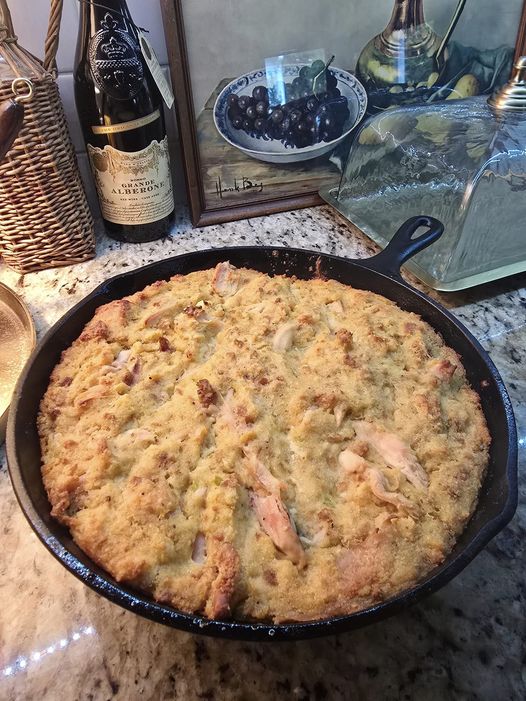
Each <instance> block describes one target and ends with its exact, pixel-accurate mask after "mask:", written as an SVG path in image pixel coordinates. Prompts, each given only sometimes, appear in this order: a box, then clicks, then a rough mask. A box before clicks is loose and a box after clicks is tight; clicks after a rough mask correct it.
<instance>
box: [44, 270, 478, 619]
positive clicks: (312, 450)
mask: <svg viewBox="0 0 526 701" xmlns="http://www.w3.org/2000/svg"><path fill="white" fill-rule="evenodd" d="M38 425H39V432H40V437H41V445H42V455H43V464H42V474H43V479H44V484H45V487H46V490H47V493H48V496H49V500H50V502H51V504H52V507H53V510H52V513H53V515H54V516H55V517H56V518H57V519H58V520H59V521H61V522H62V523H64V524H65V525H67V526H68V527H69V529H70V530H71V533H72V535H73V537H74V539H75V541H76V542H77V543H78V545H79V546H80V547H81V548H82V549H83V550H84V551H85V552H86V553H87V554H88V555H89V556H90V557H91V558H92V559H93V560H94V561H95V562H97V563H98V564H99V565H101V566H102V567H103V568H104V569H106V570H107V571H108V572H109V573H110V574H111V575H112V576H113V577H114V578H115V579H116V580H117V581H120V582H126V583H128V584H130V585H132V586H134V587H136V588H138V589H141V590H143V591H146V592H148V593H150V594H151V595H152V596H153V598H154V599H156V600H157V601H159V602H164V603H168V604H170V605H172V606H173V607H175V608H176V609H180V610H182V611H186V612H192V613H199V614H204V615H206V616H208V617H210V618H227V617H234V618H238V619H252V620H270V621H274V622H285V621H306V620H314V619H319V618H325V617H328V616H333V615H337V614H347V613H351V612H353V611H356V610H360V609H363V608H365V607H367V606H369V605H371V604H373V603H377V602H379V601H382V600H384V599H386V598H388V597H391V596H393V595H395V594H396V593H397V592H399V591H401V590H402V589H405V588H408V587H409V586H411V585H413V584H415V583H416V582H417V581H418V580H420V579H421V578H422V577H424V576H425V575H426V574H428V573H429V572H430V571H431V570H432V569H433V568H435V567H436V566H437V565H439V564H440V563H441V562H442V561H443V560H444V558H445V556H446V555H447V554H448V552H449V551H450V550H451V548H452V547H453V545H454V543H455V540H456V538H457V536H458V535H459V534H460V532H461V531H462V529H463V527H464V525H465V523H466V522H467V520H468V519H469V517H470V515H471V514H472V512H473V510H474V508H475V505H476V501H477V494H478V491H479V488H480V485H481V480H482V478H483V475H484V471H485V468H486V465H487V462H488V448H489V442H490V439H489V434H488V430H487V427H486V423H485V420H484V416H483V413H482V411H481V408H480V401H479V397H478V395H477V394H476V393H475V392H474V391H473V390H472V389H471V388H470V386H469V384H468V382H467V380H466V377H465V372H464V368H463V367H462V365H461V362H460V359H459V357H458V356H457V354H456V353H455V352H454V351H453V350H451V349H450V348H448V347H447V346H446V345H445V344H444V342H443V340H442V338H441V337H440V336H439V335H438V334H437V333H436V332H435V331H434V330H433V329H432V328H431V327H430V326H429V325H428V324H427V323H425V322H424V321H422V319H421V318H420V317H419V316H418V315H416V314H413V313H409V312H405V311H403V310H401V309H400V308H399V307H397V306H396V304H395V303H394V302H391V301H389V300H387V299H386V298H384V297H381V296H379V295H377V294H374V293H372V292H367V291H362V290H355V289H353V288H351V287H349V286H347V285H343V284H340V283H338V282H336V281H333V280H322V279H313V280H309V281H304V280H298V279H295V278H293V277H285V276H276V277H269V276H268V275H265V274H263V273H259V272H256V271H253V270H247V269H236V268H233V267H232V266H230V265H229V264H228V263H220V264H219V265H218V266H217V267H216V268H215V269H212V270H203V271H198V272H194V273H190V274H188V275H178V276H175V277H173V278H172V279H171V280H169V281H168V282H157V283H155V284H153V285H151V286H149V287H147V288H146V289H144V290H143V291H141V292H138V293H136V294H134V295H131V296H129V297H127V298H124V299H122V300H118V301H115V302H111V303H110V304H107V305H105V306H103V307H100V308H99V309H98V310H97V312H96V314H95V316H94V318H93V319H92V320H91V321H90V322H89V323H88V324H87V326H86V327H85V329H84V331H83V332H82V334H81V336H80V337H79V338H78V339H77V340H76V341H75V342H74V343H73V344H72V346H71V347H70V348H68V349H67V350H66V351H65V352H64V353H63V355H62V358H61V361H60V362H59V364H58V365H57V366H56V367H55V369H54V371H53V373H52V376H51V380H50V384H49V387H48V389H47V392H46V394H45V396H44V398H43V400H42V403H41V409H40V415H39V419H38Z"/></svg>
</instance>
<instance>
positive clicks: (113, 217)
mask: <svg viewBox="0 0 526 701" xmlns="http://www.w3.org/2000/svg"><path fill="white" fill-rule="evenodd" d="M87 149H88V157H89V161H90V165H91V169H92V171H93V177H94V179H95V185H96V188H97V194H98V196H99V202H100V208H101V211H102V216H103V217H104V219H106V220H107V221H111V222H114V223H115V224H127V225H137V224H150V223H151V222H155V221H158V220H159V219H162V218H163V217H166V216H167V215H168V214H170V213H171V212H172V210H173V208H174V198H173V191H172V179H171V177H170V157H169V155H168V138H167V137H166V136H165V137H164V139H163V140H162V141H160V142H159V141H152V143H151V144H150V145H149V146H147V147H146V148H145V149H142V151H129V152H128V151H119V150H118V149H116V148H113V146H109V145H106V146H105V147H104V148H103V149H101V148H98V147H95V146H92V145H91V144H88V145H87Z"/></svg>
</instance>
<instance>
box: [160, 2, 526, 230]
mask: <svg viewBox="0 0 526 701" xmlns="http://www.w3.org/2000/svg"><path fill="white" fill-rule="evenodd" d="M160 4H161V11H162V17H163V24H164V33H165V38H166V47H167V55H168V63H169V68H170V77H171V81H172V86H173V90H174V94H175V100H176V115H177V124H178V129H179V138H180V142H181V153H182V160H183V170H184V176H185V182H186V192H187V197H188V205H189V209H190V217H191V221H192V224H193V226H195V227H202V226H209V225H212V224H220V223H224V222H229V221H236V220H240V219H247V218H251V217H258V216H266V215H269V214H275V213H277V212H286V211H290V210H293V209H301V208H304V207H312V206H316V205H321V204H324V201H323V200H322V198H321V197H320V196H319V194H318V190H317V189H316V190H313V191H312V192H304V193H301V194H297V193H296V194H294V193H291V195H290V196H283V195H281V196H277V197H270V198H269V199H267V200H264V201H259V202H241V203H235V204H234V203H233V204H231V205H230V206H227V207H221V208H217V207H209V206H207V204H206V199H205V190H204V185H203V177H202V169H201V155H200V150H199V142H198V131H197V116H196V114H195V110H194V107H193V93H192V79H191V75H190V67H189V61H188V50H187V42H186V35H185V28H184V17H183V0H160ZM525 54H526V0H524V2H523V5H522V10H521V17H520V22H519V26H518V31H517V37H516V42H515V54H514V58H515V59H517V58H518V57H519V56H521V55H525Z"/></svg>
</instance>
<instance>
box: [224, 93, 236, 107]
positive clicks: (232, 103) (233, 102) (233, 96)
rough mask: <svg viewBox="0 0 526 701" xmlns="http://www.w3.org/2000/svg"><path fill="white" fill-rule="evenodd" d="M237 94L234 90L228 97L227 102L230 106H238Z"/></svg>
mask: <svg viewBox="0 0 526 701" xmlns="http://www.w3.org/2000/svg"><path fill="white" fill-rule="evenodd" d="M237 102H238V99H237V95H236V94H235V93H233V92H231V93H230V95H229V96H228V97H227V99H226V103H227V105H228V106H229V107H237Z"/></svg>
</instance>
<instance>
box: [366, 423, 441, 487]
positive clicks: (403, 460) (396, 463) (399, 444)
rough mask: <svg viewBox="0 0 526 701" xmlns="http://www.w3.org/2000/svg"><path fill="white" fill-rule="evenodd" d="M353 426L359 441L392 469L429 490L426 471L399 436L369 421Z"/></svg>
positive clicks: (416, 484) (416, 485)
mask: <svg viewBox="0 0 526 701" xmlns="http://www.w3.org/2000/svg"><path fill="white" fill-rule="evenodd" d="M353 426H354V430H355V431H356V436H357V438H358V440H363V441H365V442H366V443H369V445H371V446H372V447H373V448H374V449H375V450H376V451H377V452H378V453H379V454H380V455H381V456H382V458H383V459H384V460H385V461H386V463H387V464H388V465H389V466H390V467H395V468H398V469H399V470H400V472H401V473H402V474H403V475H405V477H406V478H407V479H408V480H409V482H411V484H412V485H413V486H414V487H416V488H417V489H420V490H423V489H426V488H427V486H428V484H429V480H428V477H427V475H426V473H425V471H424V469H423V468H422V466H421V465H420V463H419V462H418V460H417V459H416V456H415V454H414V453H413V451H412V450H411V448H410V447H409V446H408V445H406V444H405V443H404V442H403V441H402V440H401V439H400V438H398V436H396V435H395V434H394V433H389V432H387V431H384V430H383V429H381V428H378V427H377V426H375V425H374V424H372V423H370V422H369V421H355V422H354V424H353Z"/></svg>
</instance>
